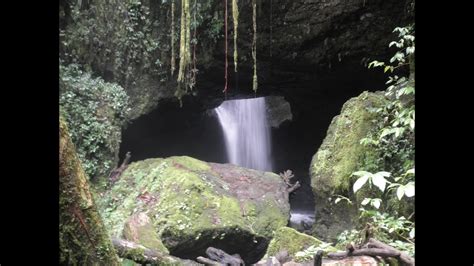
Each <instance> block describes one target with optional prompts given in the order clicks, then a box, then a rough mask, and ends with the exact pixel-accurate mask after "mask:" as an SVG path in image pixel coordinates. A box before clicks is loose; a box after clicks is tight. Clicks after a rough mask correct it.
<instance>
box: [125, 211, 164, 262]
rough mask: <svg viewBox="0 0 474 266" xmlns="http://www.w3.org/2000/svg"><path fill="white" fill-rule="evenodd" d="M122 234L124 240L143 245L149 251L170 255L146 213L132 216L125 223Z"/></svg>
mask: <svg viewBox="0 0 474 266" xmlns="http://www.w3.org/2000/svg"><path fill="white" fill-rule="evenodd" d="M122 234H123V237H124V239H126V240H128V241H131V242H134V243H137V244H140V245H143V246H145V247H147V248H149V249H153V250H158V251H162V252H164V253H169V251H168V249H167V248H166V247H165V246H164V245H163V243H162V242H161V240H160V238H159V236H158V234H157V232H156V231H155V228H154V227H153V225H152V224H151V219H150V217H148V215H147V214H146V213H144V212H139V213H136V214H134V215H132V216H131V217H130V218H129V219H128V220H127V222H126V223H125V226H124V228H123V233H122Z"/></svg>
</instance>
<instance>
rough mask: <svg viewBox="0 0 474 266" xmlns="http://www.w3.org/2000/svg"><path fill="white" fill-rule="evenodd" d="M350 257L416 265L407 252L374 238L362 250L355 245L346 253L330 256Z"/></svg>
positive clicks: (331, 257)
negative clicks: (391, 259) (380, 259)
mask: <svg viewBox="0 0 474 266" xmlns="http://www.w3.org/2000/svg"><path fill="white" fill-rule="evenodd" d="M350 256H371V257H382V258H396V259H397V260H398V261H399V262H400V263H401V264H402V265H407V266H414V265H415V260H414V259H413V258H412V257H410V256H409V255H408V254H406V253H405V252H402V251H399V250H397V249H395V248H393V247H391V246H389V245H387V244H385V243H382V242H380V241H378V240H375V239H373V238H370V239H369V241H368V243H366V244H365V245H363V246H362V247H361V248H358V249H356V248H355V247H354V246H353V245H348V246H347V250H346V251H341V252H333V253H329V254H328V258H330V259H344V258H347V257H350Z"/></svg>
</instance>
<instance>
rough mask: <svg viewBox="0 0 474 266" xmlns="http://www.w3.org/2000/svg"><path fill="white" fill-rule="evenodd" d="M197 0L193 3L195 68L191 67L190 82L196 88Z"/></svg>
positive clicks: (191, 86) (190, 85)
mask: <svg viewBox="0 0 474 266" xmlns="http://www.w3.org/2000/svg"><path fill="white" fill-rule="evenodd" d="M196 1H197V0H194V5H193V39H192V43H193V69H191V79H190V84H189V87H190V88H191V89H193V88H194V86H195V85H196V75H197V72H198V70H197V68H196V60H197V59H196V45H197V37H196V30H197V20H196V13H197V5H196Z"/></svg>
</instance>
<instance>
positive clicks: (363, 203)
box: [360, 198, 370, 206]
mask: <svg viewBox="0 0 474 266" xmlns="http://www.w3.org/2000/svg"><path fill="white" fill-rule="evenodd" d="M369 202H370V199H369V198H365V199H364V200H363V201H362V202H361V203H360V204H362V205H363V206H365V205H367V203H369Z"/></svg>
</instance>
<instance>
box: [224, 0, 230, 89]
mask: <svg viewBox="0 0 474 266" xmlns="http://www.w3.org/2000/svg"><path fill="white" fill-rule="evenodd" d="M224 31H225V33H224V35H225V69H224V79H225V85H224V90H223V92H224V93H227V67H228V65H229V63H228V60H227V0H224Z"/></svg>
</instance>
